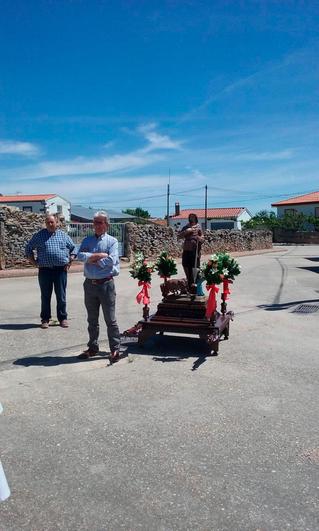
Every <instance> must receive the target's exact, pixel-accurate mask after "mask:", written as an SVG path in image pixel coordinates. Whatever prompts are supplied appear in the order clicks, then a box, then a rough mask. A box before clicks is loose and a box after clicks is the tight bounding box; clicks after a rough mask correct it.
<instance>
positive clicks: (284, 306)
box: [257, 299, 319, 312]
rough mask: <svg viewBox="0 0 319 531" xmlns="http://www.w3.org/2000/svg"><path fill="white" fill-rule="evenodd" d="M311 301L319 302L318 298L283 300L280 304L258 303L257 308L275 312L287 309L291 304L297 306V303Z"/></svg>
mask: <svg viewBox="0 0 319 531" xmlns="http://www.w3.org/2000/svg"><path fill="white" fill-rule="evenodd" d="M312 302H319V299H305V300H302V301H292V302H283V303H281V304H259V305H258V306H257V308H261V309H262V310H266V311H267V312H276V311H278V310H288V309H289V308H291V307H292V306H297V304H306V303H312Z"/></svg>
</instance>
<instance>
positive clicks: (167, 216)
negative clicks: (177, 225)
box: [166, 168, 171, 227]
mask: <svg viewBox="0 0 319 531" xmlns="http://www.w3.org/2000/svg"><path fill="white" fill-rule="evenodd" d="M170 183H171V169H170V168H169V170H168V185H167V208H166V225H167V226H168V227H169V189H170Z"/></svg>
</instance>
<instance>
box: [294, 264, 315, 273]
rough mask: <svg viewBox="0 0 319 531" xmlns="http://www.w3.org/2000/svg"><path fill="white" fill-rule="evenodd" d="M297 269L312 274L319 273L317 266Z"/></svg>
mask: <svg viewBox="0 0 319 531" xmlns="http://www.w3.org/2000/svg"><path fill="white" fill-rule="evenodd" d="M298 269H303V270H304V271H311V272H312V273H319V266H313V267H298Z"/></svg>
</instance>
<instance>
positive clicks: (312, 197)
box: [271, 192, 319, 206]
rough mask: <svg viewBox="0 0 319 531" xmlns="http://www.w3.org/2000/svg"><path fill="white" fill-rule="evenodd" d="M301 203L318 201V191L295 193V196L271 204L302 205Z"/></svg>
mask: <svg viewBox="0 0 319 531" xmlns="http://www.w3.org/2000/svg"><path fill="white" fill-rule="evenodd" d="M303 203H319V192H311V193H310V194H304V195H297V197H291V198H290V199H284V200H283V201H278V202H277V203H272V204H271V206H281V205H302V204H303Z"/></svg>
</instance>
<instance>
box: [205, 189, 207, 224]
mask: <svg viewBox="0 0 319 531" xmlns="http://www.w3.org/2000/svg"><path fill="white" fill-rule="evenodd" d="M205 230H207V184H206V185H205Z"/></svg>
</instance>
